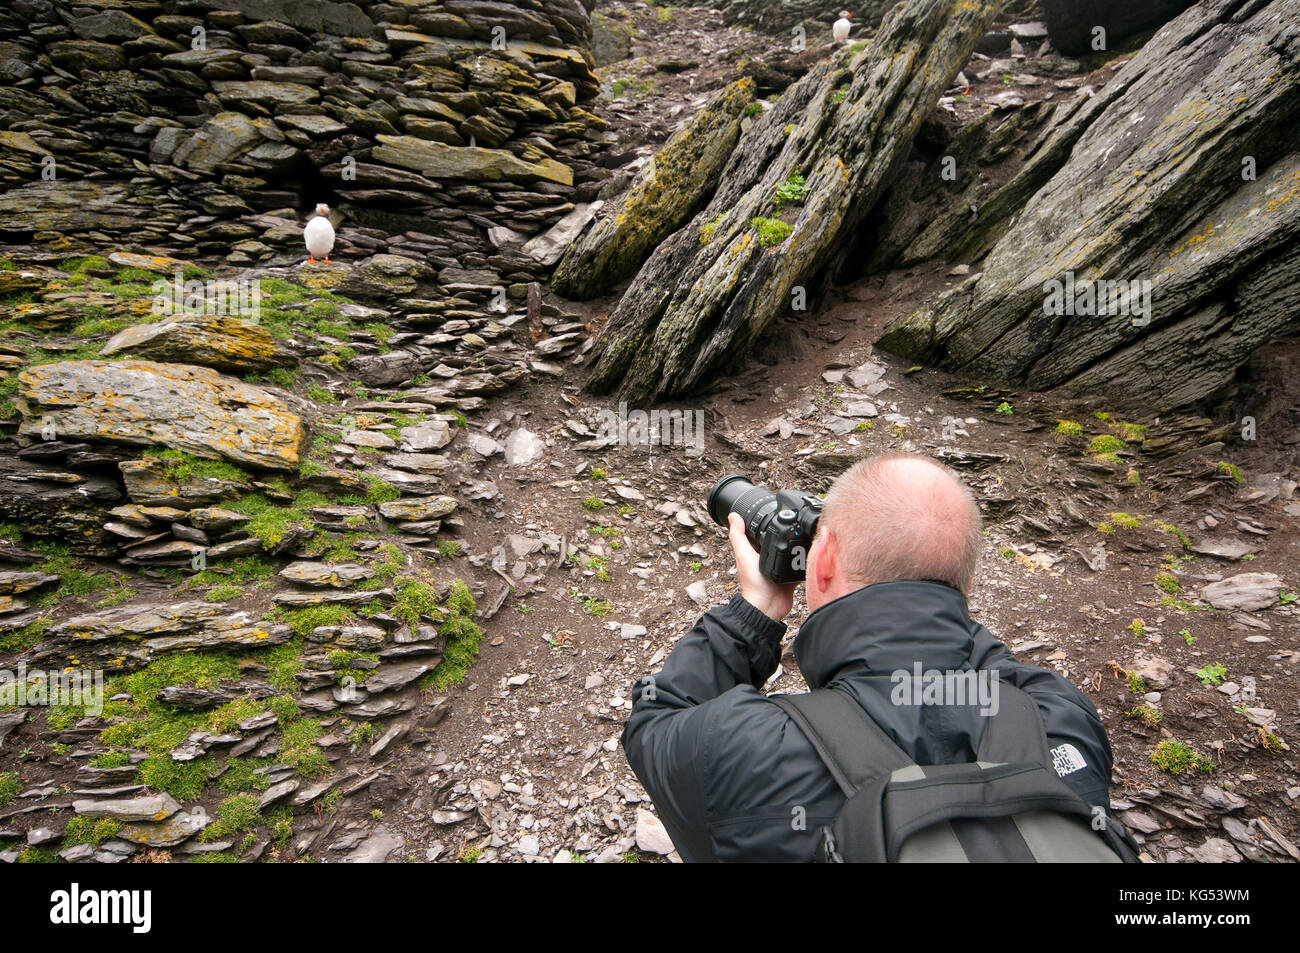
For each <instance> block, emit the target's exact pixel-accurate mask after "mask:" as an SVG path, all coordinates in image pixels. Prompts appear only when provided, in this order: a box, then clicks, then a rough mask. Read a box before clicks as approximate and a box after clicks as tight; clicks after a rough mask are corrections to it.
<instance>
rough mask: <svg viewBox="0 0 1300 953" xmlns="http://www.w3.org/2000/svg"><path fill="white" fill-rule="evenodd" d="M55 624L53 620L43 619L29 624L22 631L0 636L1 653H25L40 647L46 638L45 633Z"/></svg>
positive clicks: (15, 630)
mask: <svg viewBox="0 0 1300 953" xmlns="http://www.w3.org/2000/svg"><path fill="white" fill-rule="evenodd" d="M53 624H54V620H53V619H49V618H42V619H36V620H35V621H34V622H29V623H27V625H25V626H23V627H22V628H20V629H14V630H13V631H12V632H6V633H4V634H3V635H0V653H4V654H8V653H10V652H14V653H17V652H25V651H27V650H28V649H30V648H32V647H33V646H36V645H39V644H40V641H41V639H43V638H44V637H45V631H46V630H47V629H48V628H49V627H50V626H52V625H53Z"/></svg>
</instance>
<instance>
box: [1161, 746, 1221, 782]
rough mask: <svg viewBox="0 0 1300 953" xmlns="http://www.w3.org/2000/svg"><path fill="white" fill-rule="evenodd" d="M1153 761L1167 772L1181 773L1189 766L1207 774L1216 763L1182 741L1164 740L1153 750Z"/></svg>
mask: <svg viewBox="0 0 1300 953" xmlns="http://www.w3.org/2000/svg"><path fill="white" fill-rule="evenodd" d="M1151 763H1152V764H1154V765H1155V766H1156V767H1157V768H1159V769H1160V770H1161V771H1164V772H1165V773H1167V774H1173V775H1179V774H1182V773H1183V772H1184V771H1186V770H1188V769H1189V768H1195V769H1196V770H1197V771H1201V772H1203V773H1205V774H1209V773H1210V772H1211V771H1213V770H1214V763H1213V762H1212V761H1210V760H1209V759H1208V758H1205V757H1202V756H1201V755H1200V754H1198V753H1197V752H1195V751H1193V750H1192V748H1191V747H1189V746H1188V745H1185V744H1183V743H1182V742H1181V741H1162V742H1160V744H1158V745H1156V747H1155V750H1154V751H1152V752H1151Z"/></svg>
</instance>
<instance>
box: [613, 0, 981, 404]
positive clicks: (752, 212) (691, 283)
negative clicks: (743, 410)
mask: <svg viewBox="0 0 1300 953" xmlns="http://www.w3.org/2000/svg"><path fill="white" fill-rule="evenodd" d="M995 9H996V5H994V4H985V3H956V2H949V0H913V2H909V3H904V4H902V5H900V6H899V7H897V8H895V9H894V11H893V12H892V13H891V14H890V15H889V17H887V18H886V20H885V22H884V24H883V25H882V27H881V30H880V33H879V35H878V36H876V37H875V39H874V40H873V41H872V42H871V43H870V44H869V45H868V46H867V48H866V49H865V50H861V51H858V52H856V53H855V52H853V49H852V48H845V49H844V50H842V51H841V52H839V53H838V54H836V55H835V56H834V57H833V58H831V59H829V60H827V61H825V62H824V63H822V64H821V65H819V66H818V67H817V68H816V69H814V70H813V71H812V72H810V73H809V74H808V75H807V76H806V77H804V79H802V80H800V81H799V82H798V83H797V84H795V85H794V86H792V87H791V88H790V89H789V90H787V92H786V93H785V94H784V95H783V96H782V97H781V99H780V100H779V101H778V102H777V104H776V106H775V108H772V109H769V110H767V111H766V112H765V113H764V114H763V116H762V117H761V118H760V119H759V120H758V121H757V122H756V123H755V124H754V125H753V126H752V127H751V128H750V130H749V132H747V133H746V134H745V135H744V136H743V137H742V138H741V140H740V142H739V144H738V145H737V147H736V150H735V153H734V154H733V156H732V159H731V161H730V162H729V163H728V165H727V168H726V169H725V170H724V171H723V173H722V175H721V177H720V182H719V186H718V189H717V191H716V192H715V194H714V196H713V199H712V200H711V201H710V203H709V205H708V207H707V208H706V209H705V210H704V211H703V212H701V213H699V214H698V215H696V216H695V218H694V219H692V220H691V222H690V223H689V224H688V225H687V226H686V227H685V228H683V229H681V230H680V231H678V232H677V233H676V234H674V235H673V236H672V237H671V238H669V239H668V240H667V241H666V242H664V243H663V244H662V245H661V246H660V247H659V249H658V250H657V251H656V253H655V254H654V255H653V256H652V257H651V259H650V261H649V262H648V263H647V264H646V265H645V267H643V268H642V269H641V271H640V273H639V274H638V275H637V277H636V279H635V280H634V281H633V283H632V285H631V286H630V287H629V289H628V291H627V292H626V294H625V295H624V296H623V299H622V301H621V302H620V303H619V306H618V308H617V309H616V310H615V311H614V313H613V314H612V315H611V316H610V318H609V320H608V322H607V323H606V324H605V326H604V328H603V329H602V330H601V333H600V336H599V337H598V338H597V341H596V345H595V355H596V356H595V362H594V367H593V369H592V372H591V376H590V378H589V380H588V386H589V387H590V388H591V389H592V390H594V391H597V392H604V391H611V390H617V391H618V392H619V393H620V394H621V395H625V396H628V397H638V398H641V397H658V396H664V395H670V394H681V393H686V392H689V391H691V390H694V389H698V388H699V387H701V386H702V385H703V384H704V383H706V382H707V381H708V380H709V379H710V377H711V376H712V375H713V374H715V373H717V371H718V370H719V369H720V368H722V367H724V366H726V365H727V364H728V363H729V362H732V361H735V360H736V359H737V358H738V357H739V356H740V355H742V354H743V353H744V352H745V351H746V350H747V348H748V347H749V345H750V344H752V343H753V341H754V340H755V339H756V338H757V336H758V335H759V334H760V333H762V331H763V330H764V329H765V328H766V327H767V326H768V325H769V324H770V323H771V322H772V320H773V319H774V318H775V317H776V315H777V314H778V313H784V312H786V311H787V309H790V308H791V307H792V306H793V307H794V308H796V309H799V308H806V307H808V303H807V299H808V296H809V292H810V290H815V287H814V286H815V284H816V283H817V282H818V281H819V280H820V279H821V277H822V276H823V275H824V274H825V273H826V271H827V270H828V268H833V265H834V261H835V258H836V255H837V254H839V253H840V251H841V248H842V246H843V245H844V244H845V243H846V242H847V241H848V239H849V236H851V235H852V234H854V232H855V230H856V229H857V227H858V226H859V225H860V224H861V223H862V221H863V219H864V218H865V217H866V215H867V214H868V213H869V212H870V211H871V209H872V208H873V207H874V206H875V204H876V202H877V200H878V199H879V197H880V195H881V194H882V192H883V191H884V189H885V188H886V186H887V185H888V184H889V182H890V179H891V174H892V173H893V172H895V171H896V170H897V168H898V167H899V165H900V164H901V163H902V162H903V161H904V160H905V159H906V157H907V151H908V149H909V147H910V145H911V142H912V138H913V137H914V136H915V134H916V132H917V129H918V128H919V127H920V124H921V122H922V121H923V120H924V118H925V117H926V115H927V114H928V113H929V112H930V110H932V109H933V108H934V104H935V102H936V101H937V100H938V98H939V96H940V94H941V93H942V92H943V91H944V89H945V88H947V87H948V85H949V84H950V83H951V81H952V79H953V77H954V76H956V74H957V71H958V70H959V69H960V68H961V66H962V65H963V64H964V63H965V62H966V59H967V57H969V55H970V52H971V50H972V49H973V48H974V46H975V43H976V42H977V41H978V40H979V38H980V37H981V36H983V35H984V32H985V30H986V29H987V27H988V24H989V22H990V21H991V20H992V17H993V14H994V12H995Z"/></svg>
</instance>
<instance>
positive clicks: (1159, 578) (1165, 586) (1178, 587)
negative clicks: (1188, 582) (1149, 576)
mask: <svg viewBox="0 0 1300 953" xmlns="http://www.w3.org/2000/svg"><path fill="white" fill-rule="evenodd" d="M1156 585H1157V586H1158V587H1159V588H1160V589H1162V590H1163V591H1165V592H1167V593H1169V594H1170V595H1171V596H1172V595H1177V594H1178V593H1180V592H1182V591H1183V584H1182V583H1181V582H1179V581H1178V577H1177V576H1175V575H1173V574H1172V573H1167V572H1162V573H1158V574H1157V575H1156Z"/></svg>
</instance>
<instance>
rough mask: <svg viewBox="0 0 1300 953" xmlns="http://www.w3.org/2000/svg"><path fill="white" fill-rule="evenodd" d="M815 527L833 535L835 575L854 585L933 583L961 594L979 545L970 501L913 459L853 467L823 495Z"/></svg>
mask: <svg viewBox="0 0 1300 953" xmlns="http://www.w3.org/2000/svg"><path fill="white" fill-rule="evenodd" d="M821 526H822V527H824V528H825V529H828V530H830V532H831V533H832V535H833V536H834V537H835V544H836V550H837V552H838V555H839V560H838V561H839V570H840V571H841V572H842V573H843V574H844V575H845V576H846V577H847V578H848V579H850V580H852V581H853V582H854V583H856V584H857V585H858V586H865V585H870V584H871V583H875V582H893V581H896V580H905V579H916V580H935V581H937V582H944V583H947V584H948V585H950V586H952V587H953V588H955V589H959V590H961V591H962V592H963V593H968V592H969V590H970V587H971V581H972V579H973V578H974V575H975V566H976V564H977V563H978V562H979V555H980V549H981V547H982V544H983V536H982V534H981V528H980V511H979V507H978V506H977V505H976V503H975V497H974V495H973V494H972V493H971V491H970V490H969V489H968V488H967V487H966V485H965V484H964V483H962V482H961V480H960V479H958V478H957V475H956V474H954V473H953V472H952V471H951V470H949V469H948V468H947V467H945V466H943V465H941V464H939V463H936V462H934V461H933V460H931V459H929V458H928V457H923V456H919V455H916V454H904V453H888V454H880V455H878V456H874V457H870V458H868V459H866V460H861V461H859V462H858V463H855V464H854V465H853V466H852V467H850V468H849V469H848V470H846V471H845V472H844V473H843V474H842V475H841V476H840V478H839V479H838V480H836V481H835V483H834V485H832V486H831V489H830V492H829V493H828V494H827V495H826V502H825V506H824V508H823V510H822V517H821Z"/></svg>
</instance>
